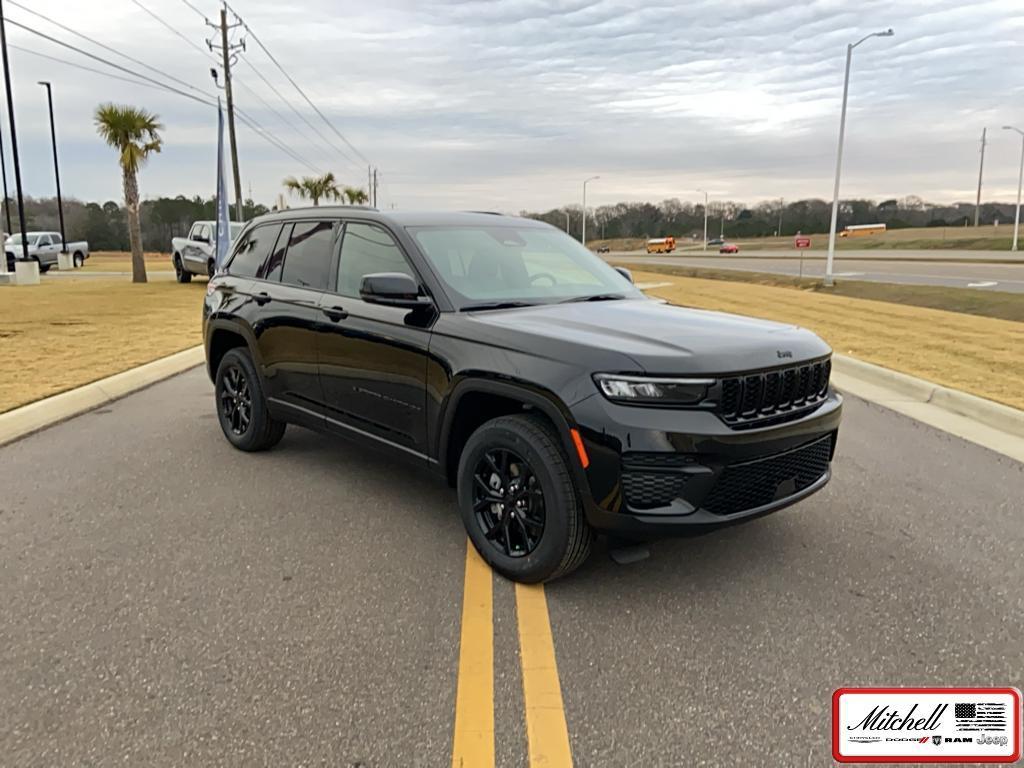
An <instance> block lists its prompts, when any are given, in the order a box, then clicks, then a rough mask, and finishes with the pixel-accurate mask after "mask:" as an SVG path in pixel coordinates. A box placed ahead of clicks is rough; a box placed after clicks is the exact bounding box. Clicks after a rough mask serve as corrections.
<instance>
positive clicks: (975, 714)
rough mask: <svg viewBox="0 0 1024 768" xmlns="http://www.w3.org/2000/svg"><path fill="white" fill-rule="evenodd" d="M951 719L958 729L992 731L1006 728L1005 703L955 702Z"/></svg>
mask: <svg viewBox="0 0 1024 768" xmlns="http://www.w3.org/2000/svg"><path fill="white" fill-rule="evenodd" d="M953 719H954V720H955V721H956V728H957V730H959V731H992V730H998V729H1001V728H1006V705H1005V704H956V705H955V706H954V707H953Z"/></svg>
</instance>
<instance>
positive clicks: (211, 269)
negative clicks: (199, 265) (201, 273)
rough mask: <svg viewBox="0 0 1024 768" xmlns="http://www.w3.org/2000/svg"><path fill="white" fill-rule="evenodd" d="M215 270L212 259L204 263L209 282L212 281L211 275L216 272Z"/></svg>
mask: <svg viewBox="0 0 1024 768" xmlns="http://www.w3.org/2000/svg"><path fill="white" fill-rule="evenodd" d="M216 271H217V270H216V268H215V267H214V266H213V259H210V260H209V261H208V262H206V276H207V277H209V278H210V279H211V280H212V279H213V273H214V272H216Z"/></svg>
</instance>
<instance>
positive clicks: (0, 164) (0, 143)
mask: <svg viewBox="0 0 1024 768" xmlns="http://www.w3.org/2000/svg"><path fill="white" fill-rule="evenodd" d="M0 174H2V175H3V178H4V215H5V217H6V219H7V234H8V235H9V234H11V199H10V196H9V195H8V194H7V161H6V160H4V140H3V131H2V130H0ZM5 269H7V260H6V259H4V266H3V269H0V272H2V271H3V270H5Z"/></svg>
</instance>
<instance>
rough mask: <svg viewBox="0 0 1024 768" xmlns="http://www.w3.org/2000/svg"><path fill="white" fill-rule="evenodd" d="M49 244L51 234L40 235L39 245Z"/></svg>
mask: <svg viewBox="0 0 1024 768" xmlns="http://www.w3.org/2000/svg"><path fill="white" fill-rule="evenodd" d="M49 244H50V236H49V235H40V236H39V243H38V245H40V246H43V245H49Z"/></svg>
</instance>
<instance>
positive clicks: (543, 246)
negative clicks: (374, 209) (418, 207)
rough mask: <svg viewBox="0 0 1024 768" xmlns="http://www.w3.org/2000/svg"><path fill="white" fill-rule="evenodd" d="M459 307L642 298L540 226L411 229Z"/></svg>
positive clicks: (607, 269) (616, 276)
mask: <svg viewBox="0 0 1024 768" xmlns="http://www.w3.org/2000/svg"><path fill="white" fill-rule="evenodd" d="M409 232H410V233H411V234H412V236H413V237H414V238H415V239H416V242H417V243H418V244H419V246H420V250H422V251H423V253H424V255H426V257H427V259H428V260H429V261H430V263H431V265H432V266H433V267H434V271H435V272H436V273H437V274H438V276H439V277H440V278H441V279H442V280H443V281H444V282H445V284H446V285H447V286H448V288H449V289H450V290H449V293H450V294H451V297H452V299H453V301H454V302H455V303H456V304H457V305H458V306H459V308H460V309H462V308H464V307H466V306H470V305H473V304H479V303H491V302H516V303H525V304H547V303H553V302H556V301H565V300H567V299H576V298H584V297H588V296H607V295H611V297H612V298H618V297H623V298H642V297H643V294H642V293H640V291H638V290H637V289H636V288H635V287H634V286H633V284H632V283H631V282H629V280H627V279H626V278H625V277H623V276H622V275H621V274H619V273H618V272H616V271H615V270H614V269H613V268H612V267H610V266H608V265H607V264H606V263H605V262H604V261H603V260H602V259H600V258H598V257H597V256H595V255H594V254H593V253H591V252H590V251H588V250H587V249H586V248H584V247H583V246H581V245H580V244H579V243H577V242H576V241H575V240H573V239H572V238H571V237H569V236H568V235H565V234H563V233H562V232H559V231H558V230H555V229H548V228H540V227H516V226H496V227H482V226H481V227H410V228H409Z"/></svg>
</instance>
